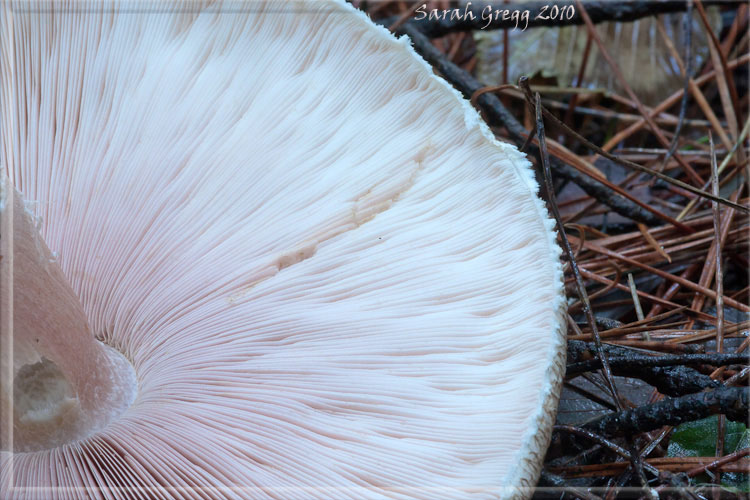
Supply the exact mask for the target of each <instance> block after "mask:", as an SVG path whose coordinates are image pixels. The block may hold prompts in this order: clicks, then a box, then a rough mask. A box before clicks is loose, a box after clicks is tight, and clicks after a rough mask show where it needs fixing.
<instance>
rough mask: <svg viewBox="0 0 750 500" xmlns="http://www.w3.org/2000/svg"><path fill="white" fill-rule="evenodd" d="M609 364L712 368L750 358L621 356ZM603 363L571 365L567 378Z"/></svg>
mask: <svg viewBox="0 0 750 500" xmlns="http://www.w3.org/2000/svg"><path fill="white" fill-rule="evenodd" d="M608 361H609V364H610V366H611V367H612V369H613V370H616V369H617V368H627V369H630V368H636V367H643V368H645V367H657V366H679V365H691V364H707V365H711V366H727V365H734V364H747V363H748V362H750V357H748V355H747V354H736V353H706V354H682V355H676V356H658V357H656V356H635V355H633V356H621V357H612V356H611V357H609V358H608ZM599 368H601V361H600V360H598V359H590V360H587V361H581V362H577V363H573V364H569V365H568V368H567V371H566V376H568V377H570V376H572V375H577V374H579V373H582V372H588V371H592V370H598V369H599Z"/></svg>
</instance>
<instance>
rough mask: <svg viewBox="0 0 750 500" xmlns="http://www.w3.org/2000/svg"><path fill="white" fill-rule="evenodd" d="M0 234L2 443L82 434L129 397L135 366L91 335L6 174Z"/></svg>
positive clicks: (39, 444)
mask: <svg viewBox="0 0 750 500" xmlns="http://www.w3.org/2000/svg"><path fill="white" fill-rule="evenodd" d="M0 240H1V241H2V243H0V252H2V253H0V282H1V283H2V292H3V299H2V310H0V318H2V332H1V333H2V342H3V345H2V347H3V350H2V360H1V363H2V373H3V375H4V376H3V377H1V378H2V380H3V382H2V385H1V388H2V400H1V401H0V402H1V403H2V405H3V408H4V412H3V413H2V414H1V415H0V417H1V418H2V421H1V422H0V424H1V425H2V428H3V432H2V436H0V439H2V443H0V444H2V448H3V449H14V450H16V451H26V450H33V449H43V448H49V447H53V446H59V445H60V444H62V443H64V442H70V441H72V440H75V439H79V438H82V437H84V436H86V435H88V434H90V433H91V432H92V431H93V430H96V429H98V428H101V427H102V426H103V425H104V424H106V423H107V422H108V421H109V420H111V418H112V416H113V415H115V414H119V413H121V412H122V410H124V408H126V407H127V406H129V404H130V403H131V402H132V399H133V396H134V391H135V375H134V373H133V368H132V366H131V365H130V363H129V362H128V361H127V360H126V359H125V358H124V357H123V356H122V355H121V354H119V353H117V352H116V351H114V349H111V348H109V347H107V346H105V345H104V344H102V343H101V342H99V341H97V340H96V339H95V338H94V336H93V334H92V332H91V328H90V327H89V324H88V320H87V318H86V314H85V313H84V311H83V307H82V306H81V303H80V301H79V299H78V296H77V295H76V293H75V292H74V291H73V289H72V288H71V286H70V284H69V283H68V281H67V278H66V277H65V275H64V273H63V271H62V269H61V268H60V266H59V265H58V263H57V262H56V259H55V257H54V256H53V254H52V252H51V251H50V250H49V248H48V247H47V245H46V244H45V242H44V240H43V239H42V237H41V236H40V235H39V233H38V231H37V228H36V226H35V218H34V216H33V215H32V214H31V213H30V212H29V211H28V210H27V209H26V206H25V204H24V201H23V199H22V197H21V195H20V194H19V193H18V192H17V191H16V190H15V188H14V187H13V186H12V185H11V183H10V181H9V180H8V178H7V177H5V176H2V178H0ZM9 295H10V298H9ZM6 375H7V376H6ZM8 408H11V410H8ZM11 425H12V432H9V429H11V427H10V426H11Z"/></svg>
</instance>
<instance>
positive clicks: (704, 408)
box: [583, 387, 750, 437]
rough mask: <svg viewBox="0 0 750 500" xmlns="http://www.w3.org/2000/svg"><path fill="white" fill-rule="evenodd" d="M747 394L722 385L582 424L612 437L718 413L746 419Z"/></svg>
mask: <svg viewBox="0 0 750 500" xmlns="http://www.w3.org/2000/svg"><path fill="white" fill-rule="evenodd" d="M749 395H750V390H748V389H747V388H745V387H721V388H719V389H715V390H713V391H707V392H701V393H699V394H690V395H687V396H682V397H679V398H667V399H663V400H662V401H659V402H658V403H652V404H648V405H643V406H639V407H638V408H634V409H632V410H623V411H619V412H616V413H611V414H609V415H605V416H603V417H600V418H598V419H596V420H594V421H592V422H588V423H586V424H584V425H583V428H585V429H589V430H591V431H593V432H595V433H597V434H601V435H603V436H605V437H615V436H625V435H629V434H634V433H639V432H647V431H652V430H654V429H658V428H660V427H662V426H664V425H679V424H681V423H683V422H691V421H694V420H700V419H702V418H706V417H708V416H711V415H716V414H717V413H721V414H724V415H726V417H727V418H728V419H729V420H732V421H734V422H745V420H746V419H747V412H748V397H749Z"/></svg>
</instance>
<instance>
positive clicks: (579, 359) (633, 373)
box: [567, 340, 747, 396]
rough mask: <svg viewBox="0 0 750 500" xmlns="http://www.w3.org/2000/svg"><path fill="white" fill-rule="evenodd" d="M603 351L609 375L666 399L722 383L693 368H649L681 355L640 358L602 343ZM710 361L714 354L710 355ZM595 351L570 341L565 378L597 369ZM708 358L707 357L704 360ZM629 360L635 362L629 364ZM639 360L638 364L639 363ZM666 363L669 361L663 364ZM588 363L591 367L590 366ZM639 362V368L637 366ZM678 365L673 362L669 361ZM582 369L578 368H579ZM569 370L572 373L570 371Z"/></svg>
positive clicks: (628, 350) (620, 348)
mask: <svg viewBox="0 0 750 500" xmlns="http://www.w3.org/2000/svg"><path fill="white" fill-rule="evenodd" d="M603 349H604V352H605V354H606V355H607V359H608V361H610V363H612V362H613V363H612V373H613V374H615V375H617V376H620V377H631V378H637V379H639V380H642V381H644V382H646V383H647V384H649V385H652V386H654V387H655V388H656V390H658V391H659V392H661V393H662V394H666V395H667V396H684V395H685V394H694V393H696V392H700V391H703V390H705V389H715V388H717V387H721V383H720V382H718V381H716V380H713V379H711V377H709V376H708V375H704V374H702V373H700V372H699V371H697V370H694V369H693V368H689V367H687V366H665V367H663V366H649V365H658V364H659V363H660V361H659V360H667V359H670V360H671V359H673V358H680V359H682V358H684V356H682V355H681V356H660V357H650V356H640V355H637V354H635V353H634V351H633V350H631V349H626V348H623V347H618V346H613V345H608V344H605V345H604V346H603ZM708 356H711V358H710V359H711V360H712V361H717V360H716V359H715V356H716V354H709V355H708ZM596 358H597V351H596V349H595V346H594V344H591V343H587V342H582V341H580V340H571V341H569V342H568V362H569V363H571V364H569V365H568V372H567V375H568V376H570V375H575V374H578V373H582V372H583V371H588V370H583V369H581V368H584V367H587V368H591V369H597V368H596V365H598V364H600V363H601V362H600V361H599V360H598V359H596ZM707 359H708V358H707ZM631 360H635V361H634V362H633V363H631ZM639 360H640V361H639ZM662 362H663V363H665V364H669V363H670V362H667V361H662ZM740 362H747V357H746V356H744V357H742V356H741V361H740ZM589 363H590V364H591V366H589ZM639 363H640V365H639ZM671 363H674V364H679V363H676V362H671ZM578 367H581V368H578ZM571 369H572V371H571Z"/></svg>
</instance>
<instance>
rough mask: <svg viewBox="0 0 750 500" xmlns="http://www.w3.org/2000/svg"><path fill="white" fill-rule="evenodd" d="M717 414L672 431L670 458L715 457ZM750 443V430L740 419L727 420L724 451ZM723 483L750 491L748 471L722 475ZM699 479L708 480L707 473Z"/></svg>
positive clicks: (668, 452)
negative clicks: (736, 420) (738, 420)
mask: <svg viewBox="0 0 750 500" xmlns="http://www.w3.org/2000/svg"><path fill="white" fill-rule="evenodd" d="M717 421H718V417H717V416H716V415H714V416H712V417H709V418H705V419H703V420H697V421H695V422H688V423H685V424H682V425H680V426H678V427H677V428H676V429H675V431H674V432H673V433H672V440H671V442H670V443H669V448H668V449H667V455H668V456H670V457H711V456H714V454H715V453H716V423H717ZM748 446H750V431H748V428H747V427H745V425H743V424H741V423H739V422H730V421H726V422H725V426H724V454H729V453H734V452H735V451H738V450H741V449H743V448H747V447H748ZM721 477H722V486H725V487H728V488H731V489H733V490H739V491H742V492H749V491H750V483H749V482H748V474H736V473H724V474H722V476H721ZM696 479H697V480H698V481H706V480H707V479H708V478H707V477H705V476H703V477H699V478H696Z"/></svg>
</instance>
